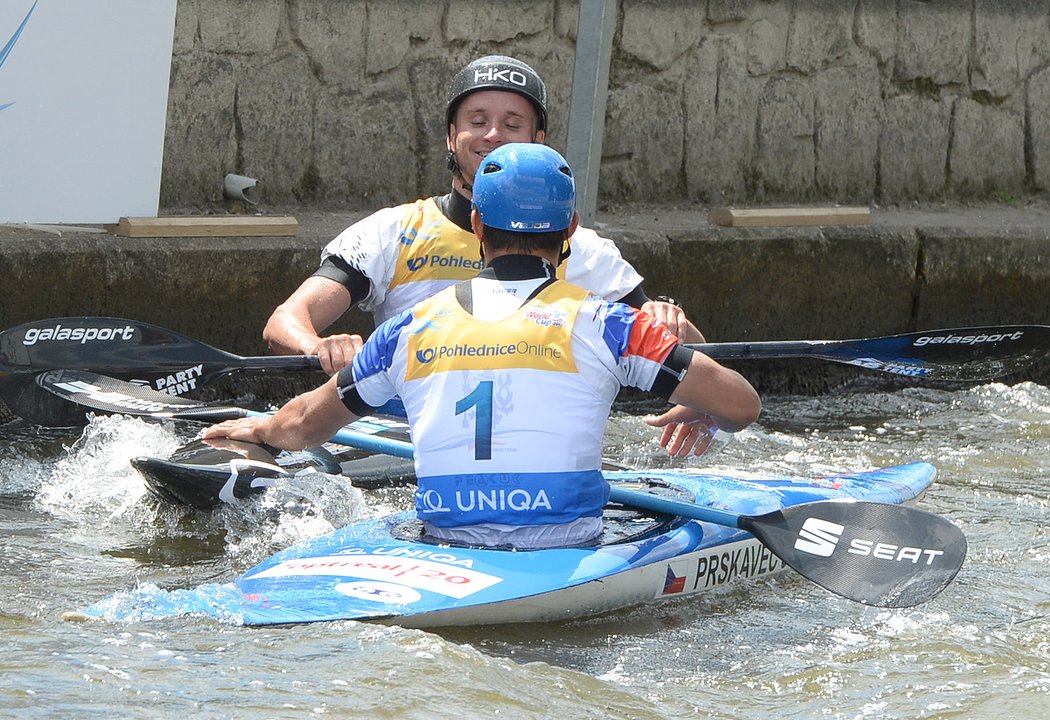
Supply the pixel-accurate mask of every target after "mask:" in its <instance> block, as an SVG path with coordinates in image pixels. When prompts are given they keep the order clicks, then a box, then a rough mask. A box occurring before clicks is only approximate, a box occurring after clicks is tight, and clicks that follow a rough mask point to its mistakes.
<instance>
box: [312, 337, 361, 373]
mask: <svg viewBox="0 0 1050 720" xmlns="http://www.w3.org/2000/svg"><path fill="white" fill-rule="evenodd" d="M364 344H365V341H364V339H363V338H362V337H361V336H360V335H329V336H328V337H325V338H319V339H318V342H317V345H316V346H315V347H314V349H313V352H312V353H309V354H311V355H316V356H317V357H318V359H319V360H320V361H321V369H322V370H324V371H325V372H326V373H328V374H329V375H335V374H336V373H337V372H339V371H340V370H342V369H343V368H344V367H346V366H347V365H349V364H350V363H351V362H352V361H353V359H354V355H356V354H357V353H358V352H359V351H360V350H361V347H362V346H363V345H364Z"/></svg>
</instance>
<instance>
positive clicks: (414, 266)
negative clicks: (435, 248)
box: [408, 257, 427, 272]
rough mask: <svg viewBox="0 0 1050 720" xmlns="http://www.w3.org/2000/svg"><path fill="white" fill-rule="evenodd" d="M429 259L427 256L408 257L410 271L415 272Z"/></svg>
mask: <svg viewBox="0 0 1050 720" xmlns="http://www.w3.org/2000/svg"><path fill="white" fill-rule="evenodd" d="M426 263H427V259H426V258H425V257H417V258H409V259H408V271H409V272H415V271H416V270H418V269H419V268H421V267H423V266H424V265H426Z"/></svg>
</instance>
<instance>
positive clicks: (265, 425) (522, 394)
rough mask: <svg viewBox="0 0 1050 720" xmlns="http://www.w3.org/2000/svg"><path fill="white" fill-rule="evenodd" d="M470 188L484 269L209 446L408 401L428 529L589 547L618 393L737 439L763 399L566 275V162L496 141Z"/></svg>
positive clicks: (303, 440)
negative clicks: (646, 397) (319, 383)
mask: <svg viewBox="0 0 1050 720" xmlns="http://www.w3.org/2000/svg"><path fill="white" fill-rule="evenodd" d="M474 180H475V182H474V195H473V210H472V213H471V221H472V228H473V233H474V236H475V238H476V239H477V241H478V244H479V250H480V253H479V254H480V256H481V257H482V262H483V265H484V269H482V270H481V271H480V272H479V273H476V274H475V276H474V277H473V278H472V279H468V280H464V281H462V282H459V283H456V284H454V285H452V286H451V287H448V288H446V289H444V290H442V291H441V292H440V293H438V294H437V295H434V296H433V297H430V298H427V299H424V300H422V301H420V302H417V303H416V304H415V305H414V306H413V307H412V308H410V309H408V310H405V311H403V312H401V313H399V314H397V315H395V316H393V317H391V318H389V319H388V320H386V321H385V322H383V323H382V324H380V326H379V327H378V328H376V331H375V332H374V333H373V334H372V335H371V337H369V338H368V340H367V341H366V342H365V343H364V345H363V346H362V348H361V350H360V351H359V352H358V353H356V354H355V356H354V359H353V361H352V362H351V364H350V365H348V366H346V367H344V368H342V369H341V370H340V371H339V372H338V373H337V374H336V375H335V376H333V377H332V378H331V379H330V380H329V381H328V383H327V384H326V385H324V386H323V387H321V388H318V389H317V390H314V391H311V392H309V393H306V394H304V395H300V396H299V397H297V398H294V399H293V400H292V401H290V402H289V403H288V404H287V405H285V406H284V407H283V408H281V410H279V411H278V412H277V413H276V414H275V415H273V416H269V417H253V418H244V419H240V420H231V421H228V422H225V423H221V424H219V425H216V426H213V427H211V428H209V429H208V430H206V431H205V433H204V437H205V439H209V438H224V437H228V438H232V439H234V440H242V441H250V442H256V443H265V444H268V445H271V446H274V447H279V448H284V449H288V450H293V449H302V448H305V447H311V446H314V445H318V444H320V443H322V442H324V441H325V440H327V439H328V438H330V437H331V436H332V435H333V433H335V431H336V430H338V429H339V428H340V427H342V426H344V425H346V424H347V423H349V422H351V421H352V420H354V419H355V417H360V416H363V415H369V414H371V413H373V412H374V411H375V409H376V408H377V407H380V406H382V405H383V404H384V403H386V402H387V401H389V400H390V399H391V398H392V397H395V396H399V397H401V398H402V399H403V401H404V405H405V410H406V412H407V416H408V422H409V425H410V427H411V435H412V442H413V445H414V446H415V470H416V480H417V490H416V496H415V498H416V502H415V505H416V513H417V515H418V516H419V517H420V519H421V520H423V525H424V528H425V530H426V533H427V535H428V536H430V537H431V538H433V539H434V540H435V541H437V542H450V543H462V544H470V545H481V546H491V547H511V548H515V549H522V550H529V549H538V548H546V547H561V546H569V545H579V544H583V543H588V542H591V541H593V540H594V539H595V538H596V537H597V536H598V535H599V534H600V533H601V531H602V510H603V508H604V506H605V504H606V502H607V500H608V497H609V485H608V482H607V481H606V480H605V478H604V477H603V476H602V474H601V462H602V448H603V443H602V436H603V434H604V427H605V423H606V422H607V420H608V417H609V413H610V411H611V408H612V403H613V401H614V400H615V398H616V395H617V393H618V392H619V390H620V388H621V387H624V386H631V387H636V388H639V389H641V390H645V391H648V392H651V393H654V394H656V395H658V396H660V397H663V398H665V399H669V400H670V401H672V402H674V403H680V404H679V405H678V406H677V407H675V408H674V409H672V410H671V411H670V412H669V413H667V414H666V415H668V416H670V418H671V420H672V421H673V422H676V423H686V424H688V423H691V422H696V421H703V422H711V423H713V424H715V425H717V426H718V427H719V428H721V429H723V430H727V431H736V430H740V429H742V428H744V427H746V426H747V425H749V424H750V423H752V422H753V421H754V420H755V419H757V417H758V414H759V410H760V407H761V405H760V402H759V399H758V395H757V394H756V393H755V391H754V389H753V388H752V387H751V385H750V384H748V382H747V381H746V380H745V379H744V378H743V377H741V376H740V375H739V374H738V373H736V372H734V371H732V370H729V369H728V368H725V367H722V366H721V365H719V364H718V363H717V362H715V361H714V360H712V359H711V358H708V357H707V356H705V355H703V354H702V353H699V352H696V351H693V350H690V349H688V348H686V347H685V346H684V345H681V344H679V343H678V341H677V339H676V338H675V337H674V336H673V335H672V334H671V333H670V331H669V330H668V329H667V327H666V326H665V325H663V324H662V323H659V322H657V321H656V320H655V319H654V318H652V317H651V316H650V315H648V314H646V313H645V312H643V311H641V310H636V309H634V308H632V307H630V306H628V305H626V304H624V303H610V302H607V301H605V300H603V299H602V298H600V297H599V296H597V295H595V294H594V293H592V292H590V291H588V290H586V289H584V288H581V287H579V286H577V285H574V284H572V283H570V282H567V281H564V280H560V279H558V277H557V270H556V269H557V267H558V266H559V265H560V264H562V260H563V258H564V256H565V253H564V249H565V243H566V241H567V240H568V239H569V237H570V236H571V235H572V234H573V232H574V231H575V230H576V229H577V225H578V221H579V216H578V214H577V213H576V211H575V199H576V196H575V183H574V180H573V177H572V171H571V170H570V169H569V167H568V164H567V163H566V162H565V159H564V158H563V157H562V156H561V155H559V154H558V153H557V152H556V151H554V150H552V149H551V148H548V147H546V146H544V145H541V144H537V143H511V144H507V145H503V146H501V147H499V148H497V149H495V150H493V151H492V152H491V153H490V154H488V155H487V156H486V157H485V158H483V159H482V160H481V164H480V167H479V168H478V171H477V173H476V174H475V178H474Z"/></svg>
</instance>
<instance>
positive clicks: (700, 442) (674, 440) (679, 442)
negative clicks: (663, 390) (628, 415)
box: [645, 405, 718, 458]
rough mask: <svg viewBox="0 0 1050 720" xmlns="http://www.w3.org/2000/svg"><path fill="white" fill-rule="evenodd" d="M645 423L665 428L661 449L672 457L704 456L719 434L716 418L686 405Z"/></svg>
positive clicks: (676, 407)
mask: <svg viewBox="0 0 1050 720" xmlns="http://www.w3.org/2000/svg"><path fill="white" fill-rule="evenodd" d="M645 422H646V423H647V424H649V425H650V426H652V427H656V428H663V433H661V435H660V447H662V448H664V449H666V450H667V454H668V455H670V456H672V457H680V458H681V457H688V456H689V454H690V452H692V454H693V455H703V454H704V452H706V451H707V449H708V448H709V447H710V446H711V441H712V440H714V438H715V433H717V432H718V425H717V424H716V423H715V420H714V418H712V417H711V416H710V415H705V414H704V413H699V412H696V411H695V410H691V409H689V408H687V407H685V406H684V405H676V406H674V407H673V408H671V409H670V410H668V411H667V412H665V413H664V414H662V415H658V416H656V417H650V418H646V419H645Z"/></svg>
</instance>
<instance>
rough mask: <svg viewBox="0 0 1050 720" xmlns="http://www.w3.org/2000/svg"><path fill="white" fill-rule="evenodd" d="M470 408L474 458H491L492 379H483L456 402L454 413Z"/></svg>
mask: <svg viewBox="0 0 1050 720" xmlns="http://www.w3.org/2000/svg"><path fill="white" fill-rule="evenodd" d="M471 408H477V411H476V412H475V414H474V459H475V460H491V459H492V381H491V380H484V381H482V382H480V383H478V386H477V387H476V388H474V390H473V391H472V392H471V393H470V395H467V396H466V397H465V398H463V399H462V400H459V401H457V402H456V414H457V415H462V414H463V413H465V412H466V411H467V410H470V409H471Z"/></svg>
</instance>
